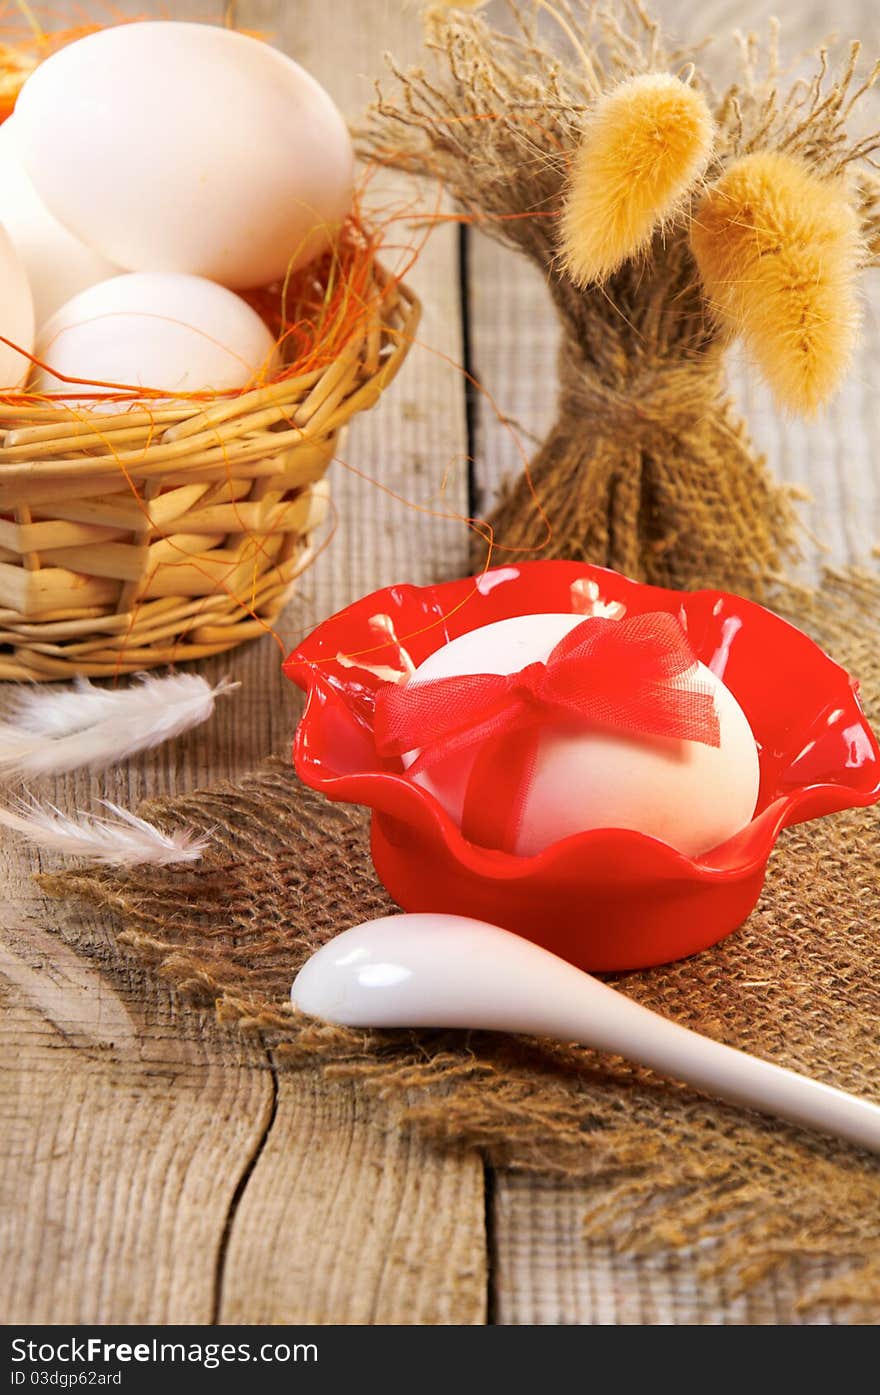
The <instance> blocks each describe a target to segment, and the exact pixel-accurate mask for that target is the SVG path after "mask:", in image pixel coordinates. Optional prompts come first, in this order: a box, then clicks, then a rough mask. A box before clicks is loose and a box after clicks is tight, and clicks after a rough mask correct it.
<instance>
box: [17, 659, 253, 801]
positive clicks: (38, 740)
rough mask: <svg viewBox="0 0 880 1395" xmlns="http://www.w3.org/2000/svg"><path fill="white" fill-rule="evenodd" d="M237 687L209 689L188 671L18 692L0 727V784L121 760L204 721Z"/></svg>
mask: <svg viewBox="0 0 880 1395" xmlns="http://www.w3.org/2000/svg"><path fill="white" fill-rule="evenodd" d="M236 687H238V684H237V683H230V682H229V681H228V680H227V679H223V680H222V681H221V682H220V683H218V684H217V686H216V687H214V688H212V687H211V686H210V684H208V683H206V682H205V680H204V678H200V677H199V676H198V675H197V674H193V673H177V674H171V675H169V676H168V677H165V678H156V677H154V676H152V675H150V674H141V675H139V681H138V682H137V683H135V684H132V685H131V686H129V687H126V688H118V689H112V688H96V687H94V686H93V685H92V684H91V683H89V682H88V681H87V680H86V679H77V681H76V684H75V686H74V687H73V688H66V689H61V690H58V691H56V690H53V689H48V688H45V687H41V686H39V685H33V686H32V687H23V688H22V689H21V690H20V691H19V693H18V694H17V696H16V698H15V699H14V702H13V706H12V710H11V713H10V716H9V720H8V721H7V722H5V723H0V780H6V781H10V780H16V779H19V780H20V779H28V778H34V777H36V776H39V775H58V774H62V773H63V772H64V771H68V770H79V769H81V768H83V767H85V766H87V767H89V768H90V769H92V770H100V769H102V768H104V767H106V766H108V765H113V764H115V763H116V762H118V761H122V760H126V759H127V758H128V757H129V756H133V755H136V754H137V752H138V751H146V750H150V749H151V748H152V747H154V746H158V745H161V744H162V742H164V741H170V740H171V739H172V738H173V737H175V736H179V735H180V734H181V733H182V732H185V731H188V730H189V729H190V728H191V727H195V726H199V725H200V724H201V723H202V722H206V721H207V720H208V718H209V717H210V716H211V713H212V712H213V710H214V700H215V698H217V697H218V696H219V695H220V694H221V693H226V692H229V691H231V690H232V689H233V688H236Z"/></svg>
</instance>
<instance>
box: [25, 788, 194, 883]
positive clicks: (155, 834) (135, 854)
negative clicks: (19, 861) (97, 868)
mask: <svg viewBox="0 0 880 1395" xmlns="http://www.w3.org/2000/svg"><path fill="white" fill-rule="evenodd" d="M102 802H103V804H104V807H105V808H106V809H108V810H109V811H110V813H111V815H112V816H113V817H112V818H101V817H99V816H96V815H94V814H81V813H77V814H76V815H68V814H63V813H62V812H61V810H60V809H56V807H55V806H54V804H47V805H43V804H38V803H37V802H36V801H35V800H33V801H30V802H24V801H22V802H21V803H19V804H17V805H15V806H14V807H12V808H3V807H2V806H0V827H3V828H8V829H10V830H11V831H12V832H14V833H18V834H20V835H21V836H22V837H23V838H27V840H28V841H29V842H31V843H34V844H36V845H37V846H38V847H40V848H43V849H44V850H46V851H47V852H57V853H63V854H64V855H65V856H66V857H79V858H84V859H85V860H86V861H88V862H96V863H101V864H103V865H105V866H111V867H141V866H145V865H148V864H149V865H152V866H155V867H168V866H170V865H171V864H172V863H177V862H198V860H199V859H200V858H201V857H202V855H203V853H204V851H205V849H206V848H207V847H208V845H209V843H210V839H209V838H208V837H206V836H204V835H199V834H196V833H195V831H194V830H193V829H188V828H182V829H177V830H175V832H174V833H163V832H162V830H161V829H159V828H156V826H155V825H154V824H151V823H147V821H146V819H141V818H138V816H137V815H136V814H132V813H130V812H129V810H128V809H121V808H120V807H119V805H118V804H112V803H111V802H110V801H109V800H104V801H102Z"/></svg>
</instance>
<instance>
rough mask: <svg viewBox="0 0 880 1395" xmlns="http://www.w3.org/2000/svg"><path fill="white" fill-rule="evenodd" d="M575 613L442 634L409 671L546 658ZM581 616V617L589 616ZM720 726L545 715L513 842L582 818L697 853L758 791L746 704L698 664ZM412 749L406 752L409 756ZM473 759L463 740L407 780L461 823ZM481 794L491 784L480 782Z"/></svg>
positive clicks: (719, 838) (537, 844) (534, 846)
mask: <svg viewBox="0 0 880 1395" xmlns="http://www.w3.org/2000/svg"><path fill="white" fill-rule="evenodd" d="M582 623H584V618H583V616H581V615H524V616H517V617H515V618H513V619H510V620H500V621H498V622H497V623H496V624H493V625H485V626H483V627H481V628H480V629H477V630H472V631H471V632H470V633H469V634H465V635H461V636H460V637H459V638H458V639H454V640H452V641H451V642H450V643H449V644H447V645H445V646H444V647H443V648H442V649H438V650H437V651H436V652H435V653H434V654H432V655H430V657H429V658H427V659H426V660H425V662H424V663H423V664H420V665H419V667H418V669H417V670H416V677H417V678H418V679H419V680H423V679H424V680H427V679H433V678H447V677H450V676H452V675H458V674H470V673H504V674H507V673H516V672H518V671H519V669H521V668H524V667H525V666H526V664H529V663H536V662H544V661H545V660H546V659H547V658H548V656H549V654H550V652H551V650H553V649H554V648H555V647H556V645H557V644H558V643H559V641H560V640H561V639H562V638H563V637H564V636H565V635H567V634H568V633H569V631H570V630H572V629H574V627H575V626H576V625H580V624H582ZM586 623H589V621H587V622H586ZM698 669H699V674H700V677H701V679H702V680H703V681H704V682H705V683H707V684H709V685H710V687H711V691H712V695H713V699H714V702H715V709H716V712H717V714H718V718H719V723H720V728H721V744H720V746H718V747H714V746H707V745H704V744H703V743H702V742H699V741H679V740H673V739H670V738H669V737H642V736H625V735H622V734H621V735H617V734H615V733H613V732H610V731H599V730H589V729H588V728H585V729H584V730H582V731H578V730H574V731H573V730H572V729H571V726H570V725H567V726H566V725H563V724H561V723H558V724H554V723H550V724H549V725H548V726H547V727H546V728H545V729H544V730H542V731H541V734H540V744H539V747H538V753H537V758H536V760H535V764H534V769H533V774H532V778H531V782H530V784H529V787H528V793H527V796H526V799H525V802H524V805H523V811H522V819H521V821H520V826H519V830H518V833H517V835H516V841H515V846H514V848H513V849H512V850H513V851H514V852H516V853H519V854H521V855H525V856H528V855H531V854H533V853H537V852H540V851H541V850H542V849H543V848H545V847H548V846H549V844H551V843H555V842H557V841H558V840H559V839H561V838H567V837H570V836H571V835H572V834H574V833H580V832H583V831H584V830H586V829H590V828H629V829H635V830H637V831H638V832H641V833H647V834H648V835H650V836H651V837H652V838H658V839H659V840H660V841H661V842H664V843H668V844H670V845H671V846H672V847H674V848H678V849H679V851H680V852H683V853H686V854H688V856H691V857H695V856H698V855H699V854H700V853H703V852H708V850H709V849H710V848H714V847H717V846H718V844H719V843H723V842H724V841H725V840H726V839H727V838H730V837H732V835H733V834H734V833H737V832H738V831H739V830H740V829H741V828H744V827H745V825H746V824H747V823H748V822H749V821H750V819H751V818H752V815H753V813H754V811H755V803H756V801H757V798H758V783H759V779H760V770H759V765H758V751H757V747H756V745H755V738H754V736H753V735H752V730H751V727H750V726H749V723H748V720H747V719H746V716H745V713H744V712H743V710H742V708H741V707H740V705H739V703H738V702H737V700H736V698H735V697H734V696H733V694H732V693H731V692H730V690H729V688H727V687H726V686H725V684H724V683H722V681H721V680H720V678H717V677H716V676H715V674H714V673H711V672H710V670H709V669H707V668H706V667H705V666H704V665H703V664H699V665H698ZM417 755H418V752H416V751H414V752H410V753H409V754H408V755H407V756H405V757H404V765H405V766H407V767H408V766H409V765H411V764H412V763H413V762H414V760H415V759H416V757H417ZM475 759H476V750H475V749H473V748H470V749H468V750H465V751H463V752H461V753H459V754H458V755H456V756H453V757H450V758H448V759H446V760H444V761H442V762H441V763H439V764H435V765H432V766H431V767H430V769H427V770H424V771H421V772H419V773H418V774H417V775H415V776H414V777H413V778H414V779H415V780H416V781H417V783H418V784H420V785H423V786H424V787H425V789H428V790H430V791H431V792H432V793H433V794H434V795H436V797H437V798H438V799H439V800H440V802H441V804H443V805H444V807H445V808H446V809H447V810H448V812H449V813H450V814H451V815H452V817H453V818H454V819H455V820H456V822H458V823H460V822H461V818H462V809H463V805H464V797H465V790H466V787H467V784H468V779H469V777H470V773H471V770H472V768H473V765H474V761H475ZM485 797H486V799H487V800H489V799H491V792H490V791H489V790H487V791H486V792H485Z"/></svg>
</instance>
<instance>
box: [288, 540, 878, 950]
mask: <svg viewBox="0 0 880 1395" xmlns="http://www.w3.org/2000/svg"><path fill="white" fill-rule="evenodd" d="M576 582H579V583H580V584H581V585H582V586H583V585H584V584H588V583H593V584H592V586H590V592H591V594H592V595H593V597H594V598H596V601H597V611H596V613H601V607H602V606H603V605H606V604H609V603H610V604H612V605H613V604H614V603H617V605H618V606H622V607H624V608H625V612H626V614H628V615H637V614H639V613H640V612H642V611H657V610H665V611H669V612H671V613H673V614H675V615H677V616H678V617H679V619H680V620H681V622H682V624H683V625H684V626H685V628H686V629H687V632H688V636H689V639H690V642H691V645H692V647H693V649H694V651H695V653H696V655H697V657H698V658H699V659H701V660H702V662H703V663H704V664H706V665H707V666H708V667H709V668H711V669H713V670H714V672H715V673H716V674H717V675H718V676H719V677H721V678H723V679H724V682H725V683H726V684H727V686H728V687H729V688H730V689H731V691H732V692H733V694H734V695H735V697H736V698H737V700H738V701H739V703H740V705H741V706H742V708H743V710H744V711H745V713H746V716H747V717H748V719H749V722H750V723H751V727H752V731H753V732H754V734H755V738H756V740H757V743H758V749H759V754H760V763H761V786H760V794H759V797H758V805H757V809H756V812H755V817H754V818H753V819H752V822H751V823H750V824H749V825H748V827H746V828H744V829H742V831H741V832H739V833H738V834H736V835H735V836H734V837H733V838H731V839H729V840H728V841H727V842H726V843H723V844H722V845H721V846H720V847H717V848H715V849H714V850H713V851H712V852H709V853H706V854H704V855H703V856H701V857H699V858H696V859H694V858H690V857H686V856H684V854H682V853H680V852H677V851H676V850H675V849H674V848H670V847H668V846H667V845H666V844H665V843H661V842H658V841H657V840H656V839H653V838H649V837H647V836H646V835H644V834H642V833H634V832H632V831H630V830H626V829H615V828H607V829H593V830H591V831H589V832H586V833H580V834H576V835H575V836H574V837H571V838H566V839H564V840H563V841H561V842H558V843H554V844H553V845H552V846H551V847H548V848H545V849H544V850H543V852H541V853H539V854H537V855H536V856H534V857H518V856H515V855H514V854H511V853H505V852H498V851H495V850H492V849H488V848H483V847H479V846H477V845H476V844H473V843H469V842H467V841H466V840H465V839H464V838H463V837H462V835H461V832H460V831H459V829H458V828H457V826H456V825H455V824H454V823H453V821H452V820H451V819H450V817H449V815H448V814H447V813H446V811H445V810H444V809H443V807H442V806H441V805H440V803H439V802H438V801H437V800H436V799H435V798H434V796H433V795H431V794H430V793H429V792H428V791H427V790H424V789H422V788H421V787H420V786H419V785H416V784H414V783H413V782H412V781H411V780H409V779H408V778H407V777H406V776H405V775H404V773H403V769H402V766H401V764H400V762H399V761H396V760H395V761H383V760H381V759H380V758H379V757H378V756H377V755H376V751H375V747H374V743H373V731H372V716H373V703H374V694H375V691H376V689H377V687H378V686H379V684H380V683H381V681H382V675H381V666H383V665H384V666H387V667H388V668H390V669H400V667H401V664H400V650H399V648H398V647H397V645H396V644H395V643H394V642H393V641H391V640H387V639H386V636H385V635H384V634H382V632H381V631H377V628H376V626H375V625H371V623H370V622H371V620H372V619H373V617H375V616H377V615H378V616H382V615H384V616H387V617H389V618H390V620H391V622H392V623H393V627H394V631H395V634H396V636H397V638H398V639H399V640H400V642H401V643H402V644H404V645H405V647H406V650H407V651H408V653H409V654H410V655H411V657H412V660H413V662H414V663H415V664H417V665H418V664H420V663H422V662H423V660H424V659H426V658H427V656H428V655H429V654H431V653H432V652H433V651H434V650H435V649H438V648H439V647H440V646H441V645H443V644H445V643H447V641H449V640H450V639H454V638H455V637H456V636H457V635H460V634H463V633H465V632H466V631H468V630H472V629H476V628H477V627H478V626H480V625H488V624H490V623H492V622H493V621H495V620H504V619H507V618H508V617H510V616H514V615H523V614H527V613H530V612H541V611H543V612H550V611H557V612H564V611H567V610H571V609H572V608H573V606H572V600H571V597H572V585H573V584H574V583H576ZM618 613H619V612H618ZM284 669H285V672H286V674H287V676H288V677H289V678H291V679H293V681H294V682H295V683H297V684H299V686H300V687H301V688H304V689H305V690H306V692H307V693H308V702H307V704H306V710H305V714H304V716H303V718H302V721H301V722H300V725H299V728H298V731H297V734H296V742H295V746H294V761H295V765H296V769H297V772H298V774H299V775H300V777H301V778H302V779H303V780H304V781H305V783H306V784H308V785H311V786H312V788H313V789H317V790H321V791H322V792H323V793H324V794H325V795H327V797H328V798H330V799H340V800H347V801H349V802H350V803H352V804H365V805H367V806H369V807H370V808H371V809H372V810H373V824H372V850H373V860H374V863H375V867H376V871H377V872H378V874H379V876H380V878H381V879H382V881H383V882H384V884H385V886H386V887H387V889H388V891H389V892H390V893H391V895H392V896H393V897H394V899H395V900H396V901H398V902H399V904H400V905H401V906H403V907H404V908H405V909H406V910H408V911H445V912H450V913H453V914H458V915H469V916H475V917H477V918H479V919H481V920H488V921H491V922H492V923H494V924H496V925H503V926H505V927H506V928H507V929H509V930H514V931H516V932H518V933H519V934H521V935H525V936H526V937H527V938H528V939H531V940H535V941H536V942H537V943H538V944H541V945H544V946H545V947H546V948H547V949H550V950H552V951H553V952H554V953H556V954H560V955H562V956H563V957H564V958H566V959H569V960H571V962H572V963H574V964H578V965H580V966H581V967H582V968H585V969H598V970H617V969H634V968H647V967H648V966H650V965H652V964H660V963H663V962H666V961H668V960H671V959H679V958H681V957H683V956H684V955H688V954H693V953H695V952H696V951H697V950H701V949H705V948H706V947H707V946H708V945H711V944H714V943H715V942H716V941H717V940H719V939H721V938H722V937H723V936H724V935H727V934H729V933H730V931H731V930H734V929H735V928H736V927H737V926H738V925H741V924H742V922H743V921H744V920H745V918H746V917H747V916H748V915H749V913H750V912H751V910H752V909H753V907H754V906H755V903H756V901H757V900H758V897H759V895H760V893H761V888H762V886H763V883H764V875H765V871H766V867H767V860H768V858H769V856H770V853H771V851H772V848H773V845H774V843H775V841H776V837H777V835H778V833H779V832H780V830H781V829H782V828H785V827H787V826H788V825H790V824H795V823H801V822H803V821H804V820H806V819H812V818H816V817H817V816H818V815H820V814H833V813H836V812H837V811H839V810H841V809H847V808H851V807H853V806H865V805H869V804H874V803H876V802H877V800H878V799H880V750H878V746H877V742H876V740H875V738H874V735H873V733H872V731H871V729H870V727H869V726H868V723H867V721H866V720H865V717H864V715H863V713H862V709H861V707H860V705H859V699H858V688H857V684H856V683H855V681H854V680H853V679H851V678H850V677H849V675H848V674H847V673H846V672H845V671H844V670H843V669H842V668H840V667H839V666H838V665H837V664H835V663H834V662H833V660H831V659H830V658H829V657H828V655H827V654H825V653H823V651H822V650H821V649H819V648H818V646H817V645H815V644H814V643H813V642H812V640H810V639H808V638H807V636H806V635H804V634H802V633H801V632H800V630H797V629H795V628H794V626H792V625H789V624H788V623H787V622H786V621H784V620H781V619H780V618H779V617H778V616H777V615H774V614H772V612H771V611H768V610H765V609H764V608H763V607H761V606H758V605H755V604H754V603H752V602H750V601H745V600H742V599H740V598H739V597H738V596H731V595H726V594H724V593H723V592H720V591H693V592H682V591H665V590H662V589H660V588H658V587H654V586H642V585H639V584H638V583H637V582H634V581H629V580H628V579H627V578H626V577H623V576H619V575H618V574H617V573H616V572H611V571H607V570H605V569H604V568H601V567H590V566H587V565H585V564H582V563H575V562H529V563H523V564H520V565H518V566H515V567H514V566H511V567H499V568H497V569H495V570H494V571H490V572H487V573H486V574H485V575H483V576H481V577H478V578H467V579H465V580H462V581H452V582H447V583H445V584H443V585H439V586H432V587H415V586H394V587H389V588H388V589H387V590H384V591H377V592H376V593H375V594H374V595H372V596H367V597H366V598H365V599H364V600H362V601H358V603H357V604H356V605H353V606H349V607H348V609H346V610H343V611H341V612H340V613H339V614H338V615H335V616H334V617H333V618H332V619H330V620H327V621H326V622H325V623H324V624H323V625H320V626H319V627H318V628H317V629H316V630H315V631H314V633H313V634H312V635H310V637H309V638H308V639H307V640H306V641H305V643H303V644H302V645H300V647H299V648H298V649H297V650H296V651H295V652H294V653H293V654H291V656H290V658H289V659H287V660H286V662H285V665H284ZM374 669H380V672H379V673H376V672H374V671H373V670H374ZM803 895H804V905H805V908H806V909H808V907H809V897H810V889H809V887H808V886H805V887H804V889H803Z"/></svg>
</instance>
